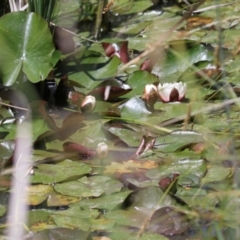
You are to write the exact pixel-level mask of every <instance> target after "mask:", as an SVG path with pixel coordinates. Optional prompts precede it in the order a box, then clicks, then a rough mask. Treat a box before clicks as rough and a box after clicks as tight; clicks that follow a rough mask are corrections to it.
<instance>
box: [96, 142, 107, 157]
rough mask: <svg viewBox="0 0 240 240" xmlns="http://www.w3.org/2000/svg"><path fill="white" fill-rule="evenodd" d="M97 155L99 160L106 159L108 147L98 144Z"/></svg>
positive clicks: (102, 143)
mask: <svg viewBox="0 0 240 240" xmlns="http://www.w3.org/2000/svg"><path fill="white" fill-rule="evenodd" d="M97 153H98V157H99V158H100V159H103V158H106V157H107V156H108V146H107V144H106V143H104V142H101V143H99V144H98V147H97Z"/></svg>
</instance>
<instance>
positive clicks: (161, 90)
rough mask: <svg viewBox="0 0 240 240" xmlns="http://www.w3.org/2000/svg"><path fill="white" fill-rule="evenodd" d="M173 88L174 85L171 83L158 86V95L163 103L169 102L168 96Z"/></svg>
mask: <svg viewBox="0 0 240 240" xmlns="http://www.w3.org/2000/svg"><path fill="white" fill-rule="evenodd" d="M173 88H174V85H173V84H171V83H164V84H161V83H160V84H159V85H158V94H159V97H160V98H161V100H162V101H163V102H169V101H170V94H171V92H172V90H173Z"/></svg>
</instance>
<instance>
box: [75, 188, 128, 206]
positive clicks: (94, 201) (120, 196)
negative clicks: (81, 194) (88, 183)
mask: <svg viewBox="0 0 240 240" xmlns="http://www.w3.org/2000/svg"><path fill="white" fill-rule="evenodd" d="M130 192H131V191H124V192H119V193H115V194H111V195H108V196H102V197H99V198H91V199H83V200H82V201H80V202H79V206H80V207H83V208H84V209H86V208H97V209H105V210H112V209H114V208H115V207H117V206H118V205H120V204H121V203H123V201H124V200H125V199H126V197H127V196H128V195H129V193H130Z"/></svg>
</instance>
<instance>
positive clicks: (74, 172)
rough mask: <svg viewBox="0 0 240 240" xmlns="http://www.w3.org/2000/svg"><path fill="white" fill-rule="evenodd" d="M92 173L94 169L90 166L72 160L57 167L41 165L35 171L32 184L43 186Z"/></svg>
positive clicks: (56, 165)
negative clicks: (41, 184)
mask: <svg viewBox="0 0 240 240" xmlns="http://www.w3.org/2000/svg"><path fill="white" fill-rule="evenodd" d="M91 171H92V169H91V167H89V166H88V165H86V164H84V163H80V162H73V161H71V160H65V161H63V162H61V163H58V164H55V165H50V164H39V165H38V168H37V169H34V175H33V176H32V178H31V182H32V183H43V184H51V183H57V182H62V181H64V180H67V179H71V178H77V177H81V176H83V175H85V174H88V173H91Z"/></svg>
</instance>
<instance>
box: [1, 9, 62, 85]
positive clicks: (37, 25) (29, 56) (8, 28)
mask: <svg viewBox="0 0 240 240" xmlns="http://www.w3.org/2000/svg"><path fill="white" fill-rule="evenodd" d="M0 44H1V49H0V72H1V75H2V79H3V83H4V85H6V86H10V85H12V84H13V83H14V82H15V81H16V80H17V77H18V76H19V74H20V72H21V71H23V72H24V73H25V74H26V76H27V78H28V79H29V80H30V81H32V82H39V81H40V80H44V79H46V77H47V76H48V74H49V72H50V71H51V70H52V68H53V66H54V65H55V63H56V62H57V61H58V60H59V57H60V53H59V52H56V51H55V47H54V45H53V42H52V35H51V32H50V30H49V28H48V24H47V22H46V21H45V20H44V19H43V18H41V17H40V16H39V15H37V14H35V13H27V12H13V13H9V14H6V15H4V16H3V17H2V18H1V19H0Z"/></svg>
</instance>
